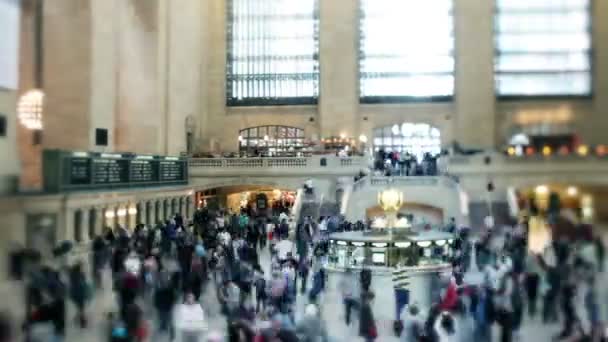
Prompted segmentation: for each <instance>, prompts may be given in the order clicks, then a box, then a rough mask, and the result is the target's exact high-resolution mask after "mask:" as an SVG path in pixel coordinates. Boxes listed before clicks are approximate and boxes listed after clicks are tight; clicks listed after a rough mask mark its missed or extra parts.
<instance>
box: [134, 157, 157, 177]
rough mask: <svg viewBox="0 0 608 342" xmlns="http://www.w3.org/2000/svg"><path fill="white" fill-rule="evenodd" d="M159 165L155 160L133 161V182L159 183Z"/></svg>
mask: <svg viewBox="0 0 608 342" xmlns="http://www.w3.org/2000/svg"><path fill="white" fill-rule="evenodd" d="M156 164H158V162H157V161H154V160H133V161H131V171H130V172H131V177H130V179H131V182H136V183H149V182H156V181H158V172H157V169H158V166H157V165H156Z"/></svg>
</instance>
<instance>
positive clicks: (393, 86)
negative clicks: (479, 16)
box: [360, 0, 454, 97]
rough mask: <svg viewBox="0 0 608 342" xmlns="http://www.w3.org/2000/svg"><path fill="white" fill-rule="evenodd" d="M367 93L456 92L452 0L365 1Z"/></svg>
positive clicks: (363, 85)
mask: <svg viewBox="0 0 608 342" xmlns="http://www.w3.org/2000/svg"><path fill="white" fill-rule="evenodd" d="M362 1H363V3H362V9H363V15H362V19H361V31H362V35H361V42H360V45H361V50H362V54H361V60H360V65H361V70H360V72H361V81H360V87H361V96H362V97H369V96H408V97H430V96H452V95H453V93H454V85H453V83H454V77H453V74H454V53H453V50H454V21H453V11H452V0H435V1H419V2H416V3H415V4H413V3H412V2H409V1H402V0H362Z"/></svg>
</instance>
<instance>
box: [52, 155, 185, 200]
mask: <svg viewBox="0 0 608 342" xmlns="http://www.w3.org/2000/svg"><path fill="white" fill-rule="evenodd" d="M43 169H44V171H43V172H44V188H45V190H46V191H48V192H61V191H72V190H87V189H101V190H103V189H104V188H106V189H115V188H122V187H127V188H128V187H141V186H162V185H177V184H187V183H188V159H187V158H185V157H164V156H140V155H135V154H132V153H124V154H121V153H95V152H68V151H61V150H47V151H44V155H43Z"/></svg>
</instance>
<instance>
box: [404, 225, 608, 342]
mask: <svg viewBox="0 0 608 342" xmlns="http://www.w3.org/2000/svg"><path fill="white" fill-rule="evenodd" d="M468 235H469V234H468V231H466V232H464V233H462V234H460V236H459V238H458V239H457V241H456V247H455V248H456V250H457V251H456V254H455V257H454V259H453V277H452V279H451V280H450V282H449V284H448V286H447V288H445V289H444V291H443V294H442V295H441V296H440V297H439V298H437V300H436V302H435V303H434V304H433V305H432V307H431V308H430V309H429V310H428V312H423V311H422V310H421V308H419V307H418V306H417V305H416V304H415V303H413V304H412V305H409V306H406V307H405V308H404V309H403V311H402V313H401V321H400V325H399V329H398V330H399V331H398V332H400V333H401V340H402V341H403V342H414V341H416V342H417V341H434V342H446V341H447V342H452V341H454V342H465V341H478V342H491V341H497V340H498V341H501V342H509V341H531V340H533V338H534V337H533V336H528V335H524V334H522V331H521V328H522V325H523V322H524V321H531V322H534V323H535V324H538V325H539V328H540V329H551V324H557V323H560V322H561V326H562V328H561V329H560V330H559V331H556V332H555V336H553V338H554V340H559V341H572V342H574V341H576V342H582V341H594V342H595V341H606V337H605V336H604V329H603V327H602V317H601V309H600V298H599V293H598V291H599V290H600V289H601V286H600V284H599V283H598V277H599V276H600V274H599V272H600V271H601V269H602V265H603V262H604V261H603V255H604V246H603V243H602V242H601V238H600V237H599V236H597V237H596V238H595V239H578V240H576V241H574V240H570V241H569V240H566V239H563V238H560V239H558V240H557V241H553V243H552V244H551V245H550V246H548V247H547V248H546V249H545V250H544V251H543V252H542V253H540V254H535V253H532V252H530V251H529V249H528V247H527V245H526V244H527V239H526V236H527V234H526V224H525V223H523V224H520V225H518V226H517V227H515V228H505V229H500V230H498V229H495V230H487V231H484V233H483V234H481V235H480V236H479V239H478V240H475V241H472V240H471V239H470V238H469V236H468ZM473 245H474V246H475V251H476V253H475V258H473V257H471V256H472V255H473V254H472V253H471V251H472V250H473ZM473 264H474V266H475V268H476V269H478V270H479V272H481V273H482V274H483V277H482V279H483V281H482V282H481V283H473V284H470V283H466V282H464V279H463V278H465V277H463V275H464V273H465V272H467V271H469V270H470V268H472V267H473ZM493 327H498V328H499V329H498V336H493V331H495V330H496V329H493Z"/></svg>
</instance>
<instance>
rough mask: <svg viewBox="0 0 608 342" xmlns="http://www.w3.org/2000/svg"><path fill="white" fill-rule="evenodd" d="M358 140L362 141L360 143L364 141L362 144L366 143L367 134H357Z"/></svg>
mask: <svg viewBox="0 0 608 342" xmlns="http://www.w3.org/2000/svg"><path fill="white" fill-rule="evenodd" d="M359 141H360V142H362V143H364V144H367V136H366V135H365V134H361V135H360V136H359Z"/></svg>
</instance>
